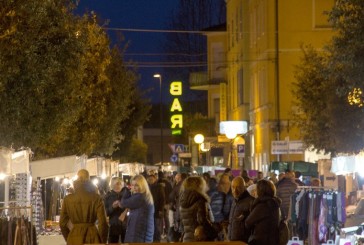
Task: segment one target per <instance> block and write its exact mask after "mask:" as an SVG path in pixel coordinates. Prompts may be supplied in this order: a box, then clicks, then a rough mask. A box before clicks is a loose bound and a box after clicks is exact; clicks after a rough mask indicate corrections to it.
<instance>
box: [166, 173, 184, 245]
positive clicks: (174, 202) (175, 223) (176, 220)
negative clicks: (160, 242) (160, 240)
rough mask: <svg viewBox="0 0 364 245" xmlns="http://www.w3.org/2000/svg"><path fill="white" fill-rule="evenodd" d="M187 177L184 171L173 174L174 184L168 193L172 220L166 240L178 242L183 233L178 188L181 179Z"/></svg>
mask: <svg viewBox="0 0 364 245" xmlns="http://www.w3.org/2000/svg"><path fill="white" fill-rule="evenodd" d="M186 178H187V174H186V173H177V174H176V176H175V184H174V186H173V189H172V192H171V194H169V203H170V206H169V207H170V211H172V213H173V214H172V216H173V218H172V222H170V224H171V226H170V228H169V232H168V241H170V242H178V241H179V239H180V236H181V234H182V233H183V225H182V222H181V219H180V210H179V208H180V204H179V197H180V190H181V186H182V183H183V181H184V180H185V179H186Z"/></svg>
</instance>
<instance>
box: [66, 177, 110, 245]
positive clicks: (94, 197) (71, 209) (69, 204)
mask: <svg viewBox="0 0 364 245" xmlns="http://www.w3.org/2000/svg"><path fill="white" fill-rule="evenodd" d="M69 221H71V222H72V225H73V228H72V230H70V229H69V228H68V226H67V225H68V222H69ZM96 221H98V228H96V224H95V223H96ZM59 225H60V228H61V231H62V235H63V237H64V239H65V240H66V241H67V244H72V245H77V244H84V243H106V241H107V233H108V225H107V221H106V213H105V207H104V202H103V200H102V198H101V197H100V195H99V194H97V192H96V189H95V187H94V186H93V185H92V183H91V182H89V181H88V182H75V193H74V194H69V195H67V196H66V197H65V198H64V200H63V204H62V209H61V216H60V221H59Z"/></svg>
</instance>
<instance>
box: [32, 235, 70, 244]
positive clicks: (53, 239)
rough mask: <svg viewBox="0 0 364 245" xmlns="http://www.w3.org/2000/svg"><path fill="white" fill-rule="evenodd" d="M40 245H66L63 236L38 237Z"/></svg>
mask: <svg viewBox="0 0 364 245" xmlns="http://www.w3.org/2000/svg"><path fill="white" fill-rule="evenodd" d="M38 242H39V243H38V244H39V245H50V244H52V245H66V241H65V240H64V238H63V236H62V235H42V236H38Z"/></svg>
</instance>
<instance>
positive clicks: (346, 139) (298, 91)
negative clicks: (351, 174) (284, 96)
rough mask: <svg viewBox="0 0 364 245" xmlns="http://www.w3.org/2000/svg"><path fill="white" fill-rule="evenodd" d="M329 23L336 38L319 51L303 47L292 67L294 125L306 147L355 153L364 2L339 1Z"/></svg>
mask: <svg viewBox="0 0 364 245" xmlns="http://www.w3.org/2000/svg"><path fill="white" fill-rule="evenodd" d="M329 19H330V21H331V22H332V23H333V28H334V30H336V31H337V35H336V36H335V37H334V38H333V39H332V41H331V42H330V43H329V44H328V45H327V46H325V47H324V49H323V51H322V52H319V51H317V50H314V49H313V48H312V47H306V48H304V56H303V59H302V62H301V63H300V64H299V65H298V66H297V71H296V78H297V83H296V84H295V90H294V94H295V97H296V101H297V105H298V107H299V108H300V113H299V114H297V115H296V116H297V117H296V119H297V120H296V121H297V123H298V125H299V126H300V127H301V129H302V136H303V139H304V141H305V142H306V144H307V146H313V147H314V148H315V149H317V150H324V151H326V152H328V153H332V154H333V155H335V154H337V153H358V152H359V151H361V150H362V149H363V148H364V121H363V118H364V110H363V96H362V94H361V91H363V89H364V86H363V82H362V78H363V75H364V73H363V72H364V71H363V70H364V69H363V68H364V56H363V54H364V45H363V43H364V42H363V41H364V32H363V28H364V2H363V1H360V0H359V1H358V0H339V1H337V3H336V5H335V6H334V8H333V9H332V11H331V12H330V13H329Z"/></svg>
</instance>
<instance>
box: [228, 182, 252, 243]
mask: <svg viewBox="0 0 364 245" xmlns="http://www.w3.org/2000/svg"><path fill="white" fill-rule="evenodd" d="M231 189H232V194H233V197H234V201H233V203H232V206H231V210H230V216H229V226H228V239H229V241H242V242H248V239H249V236H250V233H251V229H250V228H246V227H245V225H244V222H245V219H246V218H247V217H248V215H249V214H250V209H251V207H252V205H253V202H254V197H252V196H251V195H250V194H249V192H248V191H247V190H246V186H245V181H244V179H243V178H242V177H240V176H238V177H235V178H234V179H233V181H232V183H231Z"/></svg>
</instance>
